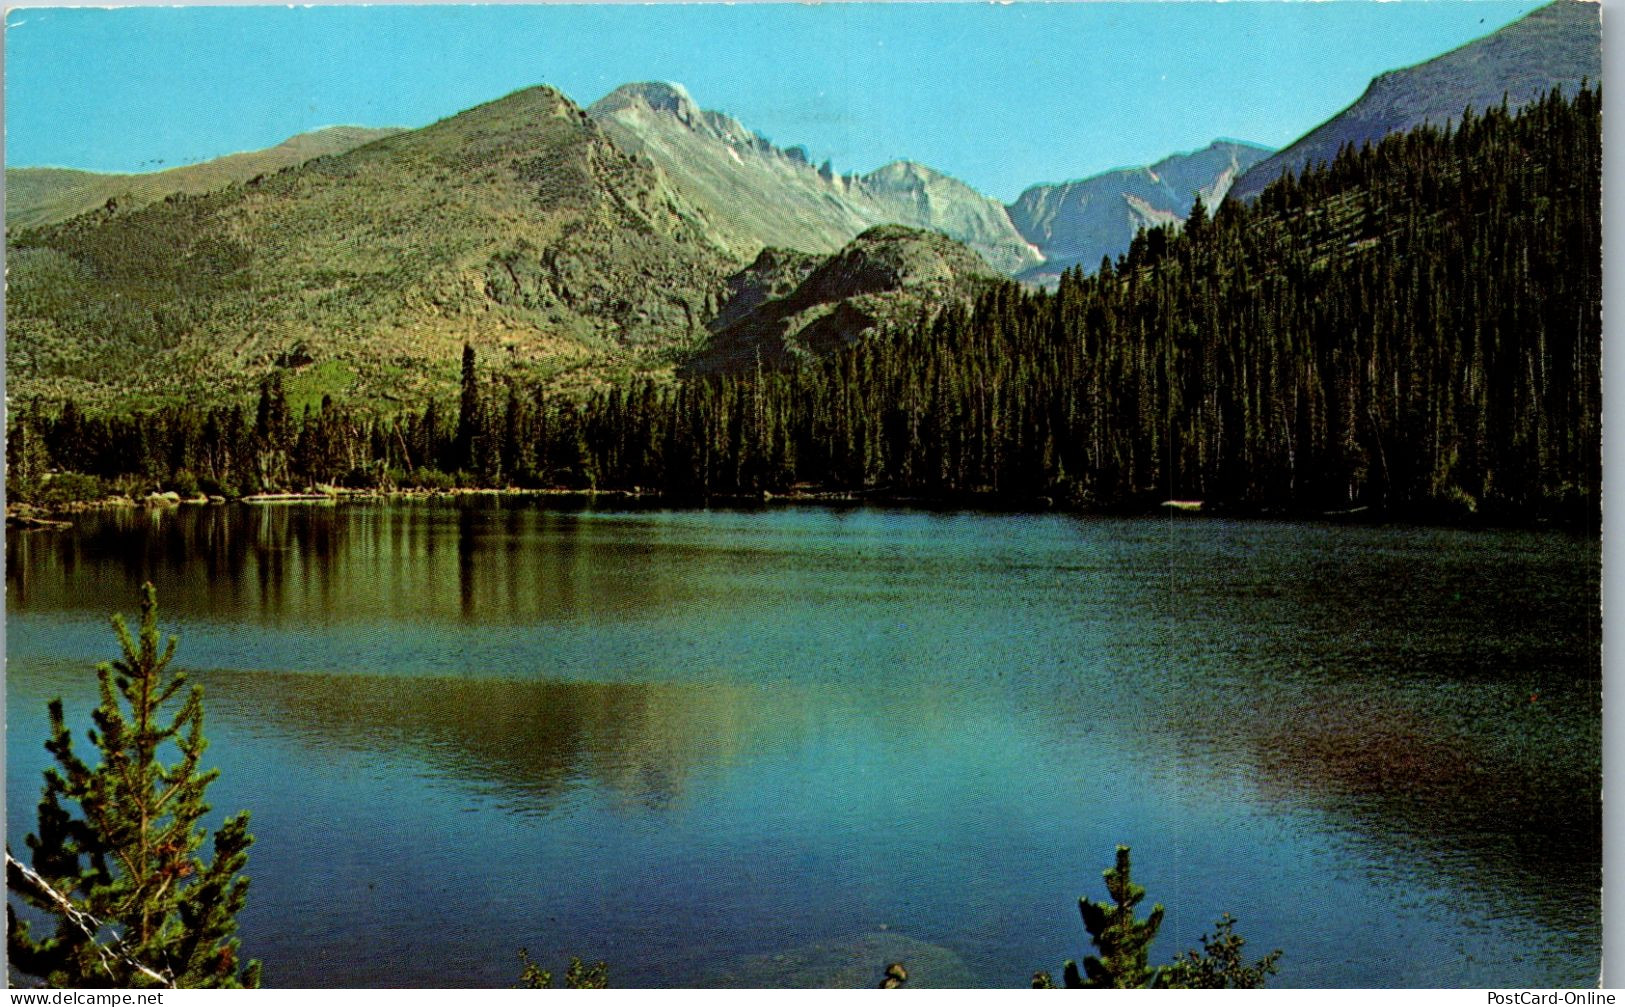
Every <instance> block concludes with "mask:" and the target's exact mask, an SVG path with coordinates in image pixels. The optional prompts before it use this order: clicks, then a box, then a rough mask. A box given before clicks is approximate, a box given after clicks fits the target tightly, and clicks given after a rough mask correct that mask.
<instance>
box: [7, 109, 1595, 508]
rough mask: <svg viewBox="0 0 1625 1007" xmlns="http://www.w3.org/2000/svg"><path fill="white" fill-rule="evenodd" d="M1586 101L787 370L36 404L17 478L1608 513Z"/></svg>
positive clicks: (1212, 216)
mask: <svg viewBox="0 0 1625 1007" xmlns="http://www.w3.org/2000/svg"><path fill="white" fill-rule="evenodd" d="M1600 112H1601V100H1600V95H1599V93H1598V92H1597V91H1595V90H1591V89H1585V88H1583V89H1581V90H1580V91H1579V92H1578V93H1577V94H1575V95H1573V96H1564V95H1561V94H1558V93H1556V92H1554V93H1552V94H1551V95H1549V96H1548V97H1547V98H1545V99H1544V100H1542V101H1539V102H1536V103H1534V104H1531V105H1528V106H1526V107H1525V108H1524V109H1522V110H1521V111H1520V112H1519V113H1518V114H1516V115H1513V114H1511V113H1509V112H1508V111H1507V110H1506V109H1505V108H1492V109H1489V110H1487V111H1474V110H1469V111H1468V112H1467V114H1466V115H1465V116H1464V117H1463V119H1462V121H1461V122H1460V123H1459V124H1457V125H1455V126H1454V127H1450V128H1444V129H1439V128H1432V127H1424V128H1421V129H1418V130H1415V131H1413V132H1410V133H1407V134H1400V135H1394V136H1391V137H1389V138H1388V139H1386V140H1384V141H1383V142H1382V143H1380V144H1378V145H1375V146H1365V147H1362V148H1359V149H1354V148H1345V149H1344V150H1343V151H1342V152H1341V153H1340V154H1339V155H1338V157H1337V158H1336V159H1335V161H1334V162H1333V163H1331V164H1329V165H1323V166H1321V167H1319V168H1317V169H1313V170H1310V171H1307V172H1306V173H1304V174H1303V175H1301V176H1299V177H1297V178H1292V177H1283V178H1282V179H1281V180H1280V181H1278V182H1276V183H1275V184H1274V185H1272V186H1271V187H1269V188H1268V189H1266V190H1265V191H1264V192H1263V194H1262V195H1261V196H1260V197H1259V199H1258V200H1257V201H1256V202H1255V203H1254V204H1252V205H1243V204H1241V203H1238V202H1236V201H1234V200H1226V201H1225V202H1224V203H1222V204H1221V205H1220V206H1218V207H1217V208H1216V209H1213V210H1210V209H1209V208H1206V207H1203V206H1202V205H1201V204H1200V203H1198V205H1197V207H1196V209H1195V210H1194V211H1193V212H1192V214H1191V216H1190V219H1189V221H1188V222H1187V223H1186V224H1185V226H1184V227H1183V229H1175V228H1170V227H1163V228H1157V229H1153V230H1149V231H1145V232H1142V233H1141V234H1140V236H1139V237H1138V238H1137V239H1136V240H1135V242H1134V244H1133V247H1132V248H1131V249H1130V251H1129V252H1128V253H1127V254H1126V255H1124V256H1122V257H1121V258H1119V259H1118V260H1117V261H1116V262H1110V261H1103V262H1102V263H1101V265H1100V267H1099V269H1098V271H1096V272H1095V273H1093V274H1092V275H1085V274H1084V273H1083V272H1082V271H1081V270H1071V271H1069V272H1067V273H1066V274H1065V275H1064V276H1063V277H1062V279H1061V281H1060V284H1059V287H1058V288H1057V289H1056V290H1054V291H1035V290H1027V289H1024V288H1022V287H1020V286H1018V285H1016V284H1013V283H1007V284H1001V285H994V286H992V287H991V288H990V289H989V290H988V292H987V293H985V294H984V295H983V296H982V297H981V298H980V299H979V300H978V302H977V303H976V304H975V305H974V307H973V308H971V309H968V310H962V311H959V310H950V311H946V312H943V313H942V314H940V315H938V316H937V317H934V318H921V319H919V320H917V321H915V322H913V323H911V324H905V325H893V326H889V327H887V328H885V329H883V330H880V331H875V332H872V333H871V334H870V335H868V336H867V337H866V338H864V339H863V340H862V341H861V342H859V343H857V344H855V345H852V346H849V347H847V348H846V349H844V350H842V351H840V352H838V353H835V354H833V355H830V356H826V357H821V358H805V359H802V360H800V361H799V362H798V363H796V364H794V365H793V366H791V367H790V368H788V369H783V370H769V369H762V368H756V369H748V370H746V371H743V372H735V373H728V374H721V375H705V376H695V377H692V378H689V379H686V380H681V381H678V382H676V383H664V384H657V383H638V384H633V385H628V386H625V387H619V388H615V389H611V390H607V391H602V392H598V393H595V394H593V395H591V396H589V397H586V398H584V399H582V398H567V397H564V396H560V395H555V394H553V393H551V392H549V391H546V390H544V389H541V388H537V387H521V386H519V385H517V384H512V383H509V384H499V383H496V382H492V381H489V380H486V379H485V377H484V375H483V374H482V368H481V364H480V361H479V360H478V359H477V358H476V356H475V354H474V352H473V351H472V350H469V351H468V352H467V353H465V357H464V381H463V392H462V397H461V399H460V400H459V401H458V402H456V403H449V402H427V403H423V404H421V405H420V406H418V407H415V408H407V409H403V410H402V411H400V412H399V413H397V414H395V415H387V416H386V415H377V414H374V413H371V412H364V411H362V410H360V409H357V408H353V407H349V406H346V405H345V404H344V403H342V402H334V401H331V400H324V401H323V402H322V403H321V404H320V405H319V406H316V405H314V404H312V405H311V406H308V407H302V408H300V409H298V410H297V411H295V410H294V409H292V408H290V406H289V403H288V401H287V398H286V396H285V395H284V394H283V392H282V388H281V385H280V383H279V382H278V381H277V380H276V379H275V378H273V379H271V380H270V381H268V382H267V383H266V385H265V386H264V388H263V390H262V392H261V394H260V397H259V401H258V403H257V404H253V405H251V404H248V403H244V404H243V405H241V406H234V407H229V408H216V409H212V410H203V409H196V408H184V407H178V408H166V409H163V410H159V411H155V412H147V413H140V414H136V415H87V414H86V413H85V412H83V411H82V410H81V409H80V408H79V407H78V406H77V405H76V404H74V403H72V402H67V403H63V402H33V403H24V404H22V405H21V407H20V409H19V410H18V411H17V412H16V413H14V415H13V420H12V425H11V431H10V434H11V436H10V439H9V442H8V448H9V449H8V465H9V472H10V479H9V488H10V492H11V494H12V496H13V498H14V499H15V498H20V499H24V500H27V499H31V498H32V499H36V500H44V501H49V500H50V499H51V498H52V497H53V496H55V497H61V496H63V495H66V494H72V493H84V492H86V491H87V490H89V489H110V488H120V489H123V490H126V491H129V490H145V489H151V488H158V487H162V488H174V489H177V490H179V491H181V492H183V493H188V494H190V493H194V492H198V491H202V492H209V493H220V494H223V495H227V496H231V495H237V494H247V493H253V492H259V491H265V490H273V489H293V488H299V487H303V486H307V485H312V484H333V485H347V486H352V487H358V488H368V487H380V488H391V487H411V486H426V487H432V488H445V487H449V486H452V485H457V484H462V485H475V486H504V485H513V486H521V487H564V488H596V489H628V490H630V489H641V490H645V491H658V492H663V493H668V494H672V495H674V496H679V497H683V498H699V497H705V496H715V495H759V494H763V493H784V492H790V491H796V490H825V491H840V492H851V493H866V494H875V495H890V496H895V497H903V498H911V499H931V500H945V501H950V500H967V499H975V500H983V501H998V502H1003V503H1009V504H1013V505H1017V506H1026V505H1034V504H1037V503H1039V502H1040V501H1048V502H1049V503H1052V504H1054V505H1056V506H1062V507H1068V508H1077V509H1113V508H1136V507H1143V506H1146V505H1149V504H1154V503H1156V502H1157V501H1160V500H1165V499H1170V498H1173V499H1192V500H1202V501H1204V502H1205V503H1206V504H1207V505H1208V506H1209V507H1211V508H1230V509H1233V510H1238V511H1251V512H1259V511H1278V512H1293V513H1315V512H1322V511H1337V510H1346V509H1350V508H1356V507H1370V508H1373V509H1374V510H1378V511H1384V512H1390V513H1404V514H1417V515H1432V516H1463V515H1466V514H1470V513H1477V514H1480V515H1484V516H1488V517H1491V518H1497V519H1501V518H1504V519H1508V520H1527V519H1545V518H1552V519H1561V520H1565V521H1576V522H1581V523H1587V524H1589V523H1591V522H1593V521H1595V520H1596V519H1597V516H1598V496H1599V487H1600V479H1601V450H1600V439H1599V426H1600V419H1601V399H1600V391H1601V390H1600V374H1599V370H1600V355H1601V338H1602V336H1601V273H1602V263H1601V248H1602V222H1601V208H1600V185H1601V163H1602V148H1601V127H1600ZM153 366H162V363H161V361H154V364H153ZM48 473H54V475H52V476H51V477H50V478H48V479H47V474H48Z"/></svg>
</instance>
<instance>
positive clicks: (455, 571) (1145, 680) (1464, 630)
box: [6, 499, 1602, 987]
mask: <svg viewBox="0 0 1625 1007" xmlns="http://www.w3.org/2000/svg"><path fill="white" fill-rule="evenodd" d="M6 560H7V563H6V577H7V589H8V595H7V605H8V610H7V624H6V630H7V637H6V657H7V662H8V667H7V676H6V681H7V688H6V702H7V713H6V717H7V728H8V732H7V803H8V806H9V808H10V809H11V810H10V813H9V815H8V820H7V836H8V839H9V841H10V842H11V843H12V844H13V847H14V848H20V846H21V840H22V837H23V836H24V835H25V834H26V833H27V832H28V831H30V830H31V829H32V827H33V824H34V822H33V807H34V803H35V801H36V800H37V799H38V794H39V788H40V773H41V770H42V769H43V767H44V766H45V764H46V761H47V758H48V757H47V755H46V753H45V752H44V750H43V748H42V742H43V740H44V737H45V714H44V710H45V704H46V701H47V700H48V699H49V698H51V697H53V696H57V695H61V696H64V697H65V698H66V700H67V704H68V708H69V716H70V722H73V723H75V724H77V725H85V724H87V723H88V715H87V711H88V710H89V709H90V707H91V706H92V705H93V703H94V700H95V678H94V674H93V672H92V671H91V667H92V665H93V664H94V662H96V661H98V660H106V659H109V658H111V657H112V656H115V655H116V653H117V646H116V643H115V641H114V638H113V636H112V634H111V632H110V631H109V629H108V627H107V616H108V613H110V612H112V611H114V610H120V611H124V612H126V613H129V614H131V615H133V614H134V612H135V610H136V608H137V603H138V596H137V588H138V586H139V584H140V583H141V582H142V581H143V580H145V579H151V580H153V581H154V582H155V583H156V584H157V586H158V592H159V602H160V608H161V615H162V620H163V624H164V625H165V626H166V627H167V628H168V629H170V630H172V631H174V632H176V633H177V634H178V635H179V636H180V638H181V644H180V651H179V662H180V663H181V664H183V665H184V666H186V667H188V668H190V669H194V674H195V680H196V681H199V682H201V683H202V684H203V685H204V688H205V690H206V697H207V709H208V713H207V727H208V734H209V737H210V739H211V741H212V745H211V747H210V749H209V753H208V756H207V759H208V761H210V762H211V763H212V764H213V765H215V766H218V767H219V768H220V770H221V771H222V776H221V778H220V780H219V782H218V783H216V784H215V785H214V787H213V788H212V789H211V792H210V794H211V798H212V803H213V804H214V806H215V807H216V808H217V809H219V811H221V812H226V811H235V810H237V809H240V808H248V809H251V810H252V812H253V824H252V831H253V832H254V834H255V835H256V836H257V837H258V841H257V843H256V845H255V846H254V848H253V851H252V854H251V859H250V865H249V874H250V875H251V877H252V878H253V885H252V889H251V893H250V900H249V907H248V910H247V912H246V914H245V916H244V917H243V919H242V936H243V943H244V945H245V950H246V951H248V952H249V953H250V954H252V955H253V956H255V957H258V958H261V959H262V960H263V961H264V963H265V979H266V981H267V983H268V984H274V985H284V986H286V985H312V986H375V985H376V986H391V985H414V986H416V985H422V986H481V985H490V986H501V985H508V984H511V983H513V982H515V981H516V980H517V977H518V972H519V967H518V961H517V958H516V951H517V949H518V948H520V947H528V948H529V949H530V950H531V952H532V955H533V957H535V958H536V959H537V960H538V961H540V962H541V963H543V964H544V965H547V966H549V967H552V968H553V969H554V970H555V971H561V970H562V966H563V964H564V962H565V960H566V959H567V958H568V956H569V955H571V954H577V955H581V956H583V957H587V958H590V959H598V958H602V959H605V960H607V961H608V962H609V963H610V966H611V980H612V982H613V983H614V984H615V985H622V986H670V985H696V984H698V985H726V984H759V983H766V984H778V983H790V984H808V983H814V982H821V981H835V982H853V983H855V984H861V985H872V984H873V983H874V982H876V981H878V979H879V974H880V969H881V967H882V966H883V965H884V964H885V963H886V961H888V960H891V959H892V958H902V960H904V961H905V962H907V963H909V964H910V966H911V969H912V971H913V972H914V974H915V978H916V982H918V983H919V984H922V985H987V986H1020V985H1025V984H1026V982H1027V980H1028V977H1029V976H1030V975H1031V974H1032V972H1033V971H1034V970H1036V969H1040V968H1043V969H1049V970H1051V971H1056V972H1057V973H1058V970H1059V967H1060V964H1061V962H1062V961H1063V960H1064V959H1066V958H1068V957H1081V956H1082V955H1083V954H1084V953H1085V952H1086V951H1087V946H1086V945H1087V935H1086V934H1085V933H1084V930H1083V927H1082V924H1081V922H1080V920H1079V918H1078V913H1077V903H1076V900H1077V897H1078V896H1079V895H1082V894H1087V895H1089V896H1090V897H1092V898H1100V897H1103V894H1104V890H1103V886H1102V884H1101V880H1100V872H1101V871H1102V870H1103V869H1104V868H1106V867H1107V866H1109V865H1110V862H1111V859H1112V855H1113V850H1114V848H1115V846H1116V845H1117V844H1119V843H1125V844H1129V845H1131V846H1132V847H1133V849H1134V868H1135V876H1136V879H1137V880H1138V881H1140V882H1141V883H1142V884H1144V885H1145V886H1146V887H1147V888H1148V889H1149V891H1150V897H1149V900H1148V901H1160V902H1162V903H1164V904H1165V905H1166V906H1167V907H1168V911H1167V919H1166V922H1165V923H1164V925H1163V929H1162V934H1161V936H1160V937H1159V938H1158V941H1157V944H1156V946H1155V948H1154V950H1153V959H1154V960H1164V961H1165V960H1167V959H1170V958H1172V957H1173V956H1174V955H1175V954H1176V953H1177V952H1178V951H1180V950H1182V949H1184V948H1187V947H1194V946H1196V945H1197V944H1198V938H1199V936H1200V935H1201V934H1202V933H1203V932H1205V931H1207V930H1209V929H1211V927H1212V923H1213V921H1214V919H1215V918H1216V917H1218V916H1219V915H1220V914H1221V913H1224V912H1229V913H1232V914H1234V915H1235V916H1236V917H1238V918H1239V920H1240V923H1239V925H1238V930H1239V931H1240V932H1241V933H1242V934H1243V935H1244V936H1246V937H1247V938H1249V941H1250V949H1256V950H1257V951H1258V952H1259V953H1262V952H1264V951H1266V950H1269V949H1271V948H1275V947H1280V948H1282V949H1284V950H1285V952H1286V953H1285V957H1284V958H1283V959H1282V962H1281V970H1282V972H1281V975H1280V976H1279V977H1278V978H1277V980H1276V984H1277V985H1291V986H1317V985H1321V986H1324V985H1332V986H1391V985H1422V986H1478V987H1484V986H1546V985H1560V986H1569V985H1586V984H1594V983H1595V981H1596V976H1597V971H1598V962H1599V956H1600V942H1601V937H1600V925H1599V912H1600V900H1599V891H1600V884H1601V857H1602V854H1601V814H1600V813H1601V807H1600V789H1601V756H1600V747H1601V715H1600V695H1599V691H1600V661H1599V644H1600V639H1601V630H1600V624H1599V620H1598V611H1599V605H1600V602H1599V584H1598V577H1599V573H1600V564H1601V555H1600V549H1599V546H1598V543H1597V542H1596V541H1595V540H1587V539H1579V538H1574V537H1570V536H1566V535H1563V534H1559V533H1544V532H1499V531H1498V532H1485V531H1451V530H1439V529H1404V528H1365V527H1346V526H1332V525H1320V524H1289V523H1268V522H1247V523H1230V522H1223V521H1213V520H1191V519H1177V520H1169V519H1140V520H1103V519H1079V518H1071V517H1063V516H1010V515H989V514H963V513H952V514H936V513H920V512H905V511H886V510H867V509H855V510H828V509H818V508H783V509H765V510H760V511H754V512H739V511H664V510H658V511H655V510H642V511H640V510H624V509H622V510H605V509H585V510H575V511H565V510H559V509H547V508H544V507H541V506H539V505H537V504H535V503H533V502H527V501H512V500H507V501H502V500H495V499H480V500H469V501H463V502H459V503H448V502H442V503H378V504H352V505H345V506H340V507H298V506H289V507H260V508H250V507H230V508H208V509H182V510H179V511H171V512H163V513H160V512H144V511H130V512H116V513H106V514H101V515H93V516H88V517H85V518H82V519H81V520H79V521H78V523H77V526H76V527H75V529H74V530H73V531H71V532H63V533H29V534H23V535H13V534H8V537H7V542H6ZM78 733H79V734H80V735H81V736H82V729H81V730H80V731H79V732H78Z"/></svg>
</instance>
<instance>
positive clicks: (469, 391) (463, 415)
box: [452, 343, 481, 472]
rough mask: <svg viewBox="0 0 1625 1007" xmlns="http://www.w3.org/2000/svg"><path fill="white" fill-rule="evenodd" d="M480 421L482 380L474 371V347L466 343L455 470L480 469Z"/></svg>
mask: <svg viewBox="0 0 1625 1007" xmlns="http://www.w3.org/2000/svg"><path fill="white" fill-rule="evenodd" d="M480 420H481V417H480V380H479V375H478V374H477V373H475V370H474V347H473V346H472V345H471V344H469V343H464V344H463V395H462V400H461V401H460V402H459V404H458V407H457V448H456V453H457V457H456V459H455V460H454V461H453V463H452V464H453V467H454V468H457V469H460V470H462V471H465V472H466V471H474V470H475V469H476V468H477V467H478V466H477V464H476V463H477V461H478V459H476V458H475V448H476V444H475V439H476V438H477V437H478V436H479V433H480V427H481V423H480Z"/></svg>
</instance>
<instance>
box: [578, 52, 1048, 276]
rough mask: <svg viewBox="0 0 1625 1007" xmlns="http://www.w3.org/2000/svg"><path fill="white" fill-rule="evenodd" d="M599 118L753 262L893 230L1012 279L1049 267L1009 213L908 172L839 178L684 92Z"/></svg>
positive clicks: (624, 102) (611, 99) (931, 175)
mask: <svg viewBox="0 0 1625 1007" xmlns="http://www.w3.org/2000/svg"><path fill="white" fill-rule="evenodd" d="M589 112H590V113H591V115H592V117H593V119H594V120H595V121H597V122H598V123H599V124H600V125H601V126H602V127H603V129H604V131H605V132H606V133H607V134H608V135H610V136H611V137H613V138H614V139H615V141H616V142H617V143H619V144H620V145H621V146H622V148H623V149H625V150H627V151H630V152H633V153H636V154H638V155H640V156H644V157H647V158H648V159H649V160H650V162H652V163H653V164H654V165H655V166H657V167H658V168H659V169H660V171H661V172H662V173H663V174H664V175H665V176H666V177H667V178H668V179H669V180H670V181H671V184H672V186H673V188H675V189H676V190H678V191H679V192H681V193H682V194H683V195H684V197H685V198H687V199H688V200H689V201H691V202H692V203H693V204H694V205H696V206H699V207H701V208H703V209H704V210H705V211H706V212H707V215H708V216H709V218H710V219H711V220H712V221H713V224H714V226H715V228H716V233H715V237H716V239H717V240H718V241H719V242H720V243H723V244H726V245H727V246H728V247H730V248H731V249H733V250H734V251H735V252H737V253H739V254H741V255H742V256H744V257H746V258H748V257H750V256H754V255H755V254H756V252H757V251H759V250H760V249H762V248H764V247H778V248H791V249H796V250H799V251H804V252H820V253H829V252H833V251H836V250H838V249H840V248H841V247H843V246H844V245H845V244H846V243H847V242H848V241H851V240H852V239H853V238H854V237H856V236H857V235H858V234H860V233H862V232H863V231H865V230H867V229H869V228H871V227H874V226H876V225H879V224H887V223H894V224H904V225H907V226H910V227H921V228H929V229H933V230H940V231H942V232H944V233H946V234H947V235H948V236H949V237H952V238H955V239H956V240H959V241H963V242H964V243H965V244H967V245H969V246H970V247H971V248H973V249H975V250H976V251H977V252H978V253H979V254H981V255H982V257H983V258H984V259H986V260H987V261H988V263H989V264H990V265H992V266H994V267H995V268H997V269H999V270H1001V271H1003V272H1006V273H1017V272H1020V271H1022V270H1024V269H1028V268H1031V267H1032V266H1034V265H1036V264H1038V262H1039V261H1040V256H1039V255H1038V253H1037V252H1036V251H1035V250H1034V249H1033V248H1032V247H1031V246H1030V245H1029V244H1028V243H1027V242H1026V240H1024V239H1023V238H1022V237H1021V235H1020V234H1018V233H1017V232H1016V229H1015V227H1014V226H1013V225H1012V224H1011V223H1010V220H1009V217H1008V215H1007V214H1006V213H1005V211H1004V207H1003V206H1001V205H1000V204H999V203H998V202H997V201H995V200H993V199H990V198H988V197H987V196H984V195H982V194H981V193H978V192H977V191H976V190H974V189H972V188H971V187H970V186H968V185H965V184H964V183H962V182H959V181H956V180H955V179H952V178H949V177H948V176H946V175H943V174H941V173H939V172H935V171H932V170H931V169H929V168H925V167H922V166H920V165H915V164H911V163H909V162H906V161H899V162H897V163H895V164H890V165H887V166H886V167H884V168H881V169H879V170H877V171H875V172H872V173H870V174H868V175H862V176H859V175H839V174H836V173H835V172H834V171H833V170H831V168H830V166H829V165H828V163H825V164H824V165H822V166H815V165H814V164H813V163H812V161H811V160H810V159H809V158H808V156H807V153H806V151H804V150H803V149H801V148H799V147H791V148H788V149H780V148H778V147H775V146H774V145H773V144H771V143H769V142H768V141H767V140H765V139H763V138H762V137H761V136H759V135H757V134H756V133H754V132H752V131H751V130H749V129H747V128H746V127H745V126H744V125H742V124H741V123H739V122H738V121H737V120H734V119H732V118H730V117H728V116H726V115H723V114H721V113H720V112H713V111H708V110H706V109H702V108H700V107H699V106H698V105H696V104H695V102H694V100H693V99H692V98H691V97H689V95H688V92H687V91H685V90H684V89H683V88H682V87H681V86H680V85H677V84H659V83H642V84H628V85H626V86H624V87H621V88H618V89H616V90H615V91H613V92H611V93H610V94H608V95H606V96H605V97H604V98H602V99H600V100H599V101H598V102H596V103H594V104H593V105H592V106H591V108H590V109H589Z"/></svg>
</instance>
